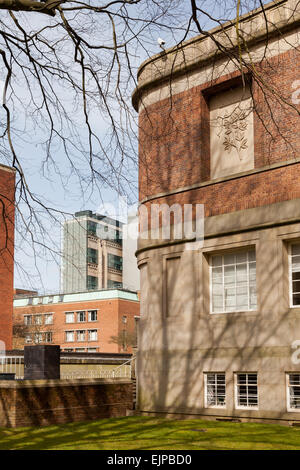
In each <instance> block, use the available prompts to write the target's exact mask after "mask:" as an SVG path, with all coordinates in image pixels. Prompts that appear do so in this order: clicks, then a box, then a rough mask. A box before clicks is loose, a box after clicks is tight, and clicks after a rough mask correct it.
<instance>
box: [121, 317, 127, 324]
mask: <svg viewBox="0 0 300 470" xmlns="http://www.w3.org/2000/svg"><path fill="white" fill-rule="evenodd" d="M122 322H123V323H127V316H126V315H123V316H122Z"/></svg>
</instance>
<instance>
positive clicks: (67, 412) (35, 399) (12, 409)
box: [0, 379, 133, 427]
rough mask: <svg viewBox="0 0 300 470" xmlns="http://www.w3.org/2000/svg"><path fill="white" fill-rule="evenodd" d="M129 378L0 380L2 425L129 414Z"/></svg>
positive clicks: (67, 421) (92, 418)
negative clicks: (127, 412)
mask: <svg viewBox="0 0 300 470" xmlns="http://www.w3.org/2000/svg"><path fill="white" fill-rule="evenodd" d="M132 407H133V396H132V383H131V381H130V380H128V379H76V380H20V381H4V380H0V426H5V427H20V426H47V425H50V424H60V423H71V422H74V421H89V420H95V419H100V418H110V417H119V416H126V410H128V409H132Z"/></svg>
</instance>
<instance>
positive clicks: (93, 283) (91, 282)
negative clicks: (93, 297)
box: [87, 276, 98, 290]
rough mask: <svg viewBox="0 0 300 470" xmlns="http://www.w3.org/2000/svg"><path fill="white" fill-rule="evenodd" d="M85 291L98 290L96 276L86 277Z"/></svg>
mask: <svg viewBox="0 0 300 470" xmlns="http://www.w3.org/2000/svg"><path fill="white" fill-rule="evenodd" d="M87 289H88V290H95V289H98V278H97V277H96V276H87Z"/></svg>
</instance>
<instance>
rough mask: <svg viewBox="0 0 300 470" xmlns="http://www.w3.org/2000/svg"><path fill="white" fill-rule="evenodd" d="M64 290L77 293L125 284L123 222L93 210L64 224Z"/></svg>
mask: <svg viewBox="0 0 300 470" xmlns="http://www.w3.org/2000/svg"><path fill="white" fill-rule="evenodd" d="M62 242H63V247H62V254H63V259H62V270H61V284H62V286H61V290H62V291H63V292H69V293H72V292H73V293H75V292H83V291H85V290H98V289H107V288H118V287H122V269H123V258H122V223H121V222H119V221H117V220H113V219H111V218H109V217H106V216H104V215H99V214H94V213H93V212H92V211H81V212H76V213H75V217H74V219H71V220H68V221H66V222H65V223H64V226H63V240H62Z"/></svg>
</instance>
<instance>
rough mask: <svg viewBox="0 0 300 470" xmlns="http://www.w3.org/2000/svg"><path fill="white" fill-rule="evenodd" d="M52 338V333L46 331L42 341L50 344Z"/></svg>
mask: <svg viewBox="0 0 300 470" xmlns="http://www.w3.org/2000/svg"><path fill="white" fill-rule="evenodd" d="M52 337H53V335H52V331H46V332H45V339H44V341H45V343H52Z"/></svg>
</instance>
